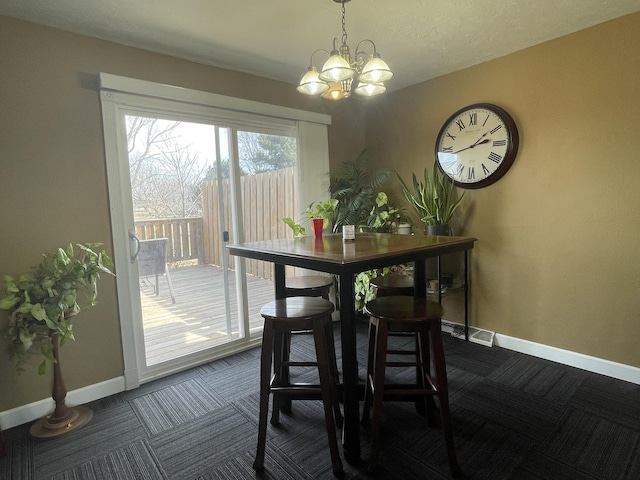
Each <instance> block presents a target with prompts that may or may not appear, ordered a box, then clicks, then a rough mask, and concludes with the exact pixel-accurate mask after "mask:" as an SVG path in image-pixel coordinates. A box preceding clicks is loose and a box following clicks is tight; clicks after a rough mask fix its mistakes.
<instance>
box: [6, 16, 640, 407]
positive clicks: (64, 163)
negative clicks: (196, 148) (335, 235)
mask: <svg viewBox="0 0 640 480" xmlns="http://www.w3.org/2000/svg"><path fill="white" fill-rule="evenodd" d="M639 41H640V15H638V14H636V15H632V16H628V17H625V18H622V19H619V20H616V21H613V22H610V23H607V24H604V25H601V26H598V27H595V28H592V29H590V30H587V31H584V32H580V33H577V34H574V35H571V36H568V37H564V38H561V39H559V40H556V41H553V42H549V43H547V44H544V45H540V46H538V47H534V48H531V49H528V50H525V51H522V52H519V53H516V54H514V55H510V56H508V57H504V58H502V59H499V60H495V61H492V62H488V63H485V64H483V65H480V66H477V67H473V68H470V69H467V70H464V71H461V72H457V73H454V74H451V75H448V76H445V77H442V78H439V79H436V80H433V81H430V82H427V83H425V84H422V85H419V86H416V87H413V88H410V89H405V90H403V91H400V92H396V93H394V94H392V95H387V96H384V97H380V98H379V99H376V102H375V103H374V102H371V101H369V102H368V104H367V107H366V109H365V108H363V105H364V103H363V102H361V101H357V99H353V100H349V101H348V102H342V103H340V104H336V105H332V104H327V103H321V102H318V101H317V100H316V99H308V98H305V97H302V96H300V95H299V94H298V93H296V92H295V89H294V88H293V86H291V85H286V84H283V83H280V82H274V81H269V80H264V79H258V78H256V77H253V76H250V75H244V74H239V73H234V72H229V71H225V70H221V69H217V68H212V67H207V66H204V65H199V64H195V63H192V62H187V61H182V60H178V59H174V58H171V57H167V56H163V55H158V54H153V53H150V52H145V51H141V50H138V49H134V48H128V47H123V46H119V45H115V44H111V43H108V42H103V41H100V40H96V39H93V38H88V37H82V36H78V35H73V34H69V33H65V32H61V31H58V30H55V29H50V28H46V27H40V26H36V25H34V24H31V23H27V22H22V21H18V20H14V19H10V18H7V17H2V16H0V68H1V69H2V75H0V166H1V169H0V178H1V181H2V187H1V188H0V224H1V225H2V228H1V229H0V245H1V246H2V248H3V254H2V255H0V273H2V274H4V273H9V274H11V273H20V272H23V271H24V270H25V269H27V268H29V267H30V266H32V265H34V264H36V263H37V262H38V261H39V255H40V253H41V252H44V251H49V250H51V249H52V248H55V247H57V246H59V245H62V244H64V243H66V242H69V241H73V242H85V241H103V242H105V243H106V246H107V250H108V251H109V252H112V247H111V229H110V222H109V208H108V197H107V187H106V168H105V159H104V145H103V137H102V125H101V114H100V102H99V97H98V94H97V81H96V75H97V73H98V72H101V71H102V72H107V73H113V74H117V75H123V76H129V77H134V78H140V79H143V80H150V81H155V82H160V83H168V84H173V85H179V86H183V87H187V88H193V89H198V90H204V91H210V92H214V93H219V94H223V95H230V96H237V97H241V98H247V99H251V100H257V101H264V102H268V103H278V104H280V105H285V106H290V107H294V108H302V109H306V110H314V111H319V112H323V113H330V114H332V116H333V126H332V127H331V128H330V130H329V145H330V156H331V166H332V167H335V166H337V165H339V163H340V162H342V161H345V160H352V159H354V158H355V156H356V155H357V154H358V153H359V151H360V150H361V149H362V148H363V146H364V145H365V134H364V130H363V127H362V124H363V122H362V118H363V115H365V114H366V118H367V126H368V131H367V135H366V140H367V148H369V151H370V153H371V159H372V160H373V161H377V162H378V163H383V162H385V163H389V164H391V165H393V166H395V167H396V168H397V169H398V170H399V171H400V173H402V174H403V175H407V176H408V175H409V174H410V172H412V171H418V172H420V171H421V170H422V168H423V166H424V165H425V164H431V162H432V159H433V145H434V141H435V136H436V134H437V132H438V130H439V128H440V126H441V124H442V123H443V122H444V120H445V119H446V118H447V117H448V116H449V115H450V114H451V113H452V112H453V111H455V110H457V109H458V108H460V107H462V106H464V105H468V104H471V103H476V102H480V101H482V102H493V103H496V104H498V105H501V106H503V107H505V108H506V109H508V110H509V111H510V112H511V113H512V115H513V116H514V118H515V120H516V122H517V123H518V126H519V128H520V134H521V151H520V153H519V155H518V158H517V159H516V162H515V164H514V166H513V167H512V169H511V170H510V171H509V172H508V173H507V175H506V176H505V177H504V178H503V179H502V180H500V181H499V182H498V183H497V184H495V185H493V186H490V187H488V188H485V189H482V190H479V191H469V193H468V194H467V195H468V198H467V200H466V203H465V208H464V212H463V213H464V214H465V217H466V218H465V221H464V226H463V229H462V230H461V232H462V233H464V234H468V235H473V236H476V237H477V238H478V239H479V242H478V244H477V248H476V249H475V250H474V253H473V265H472V267H473V305H472V323H473V324H475V325H478V326H480V327H483V328H488V329H491V330H495V331H498V332H500V333H504V334H507V335H512V336H515V337H519V338H523V339H527V340H532V341H535V342H540V343H543V344H548V345H554V346H558V347H560V348H564V349H568V350H572V351H576V352H581V353H585V354H588V355H594V356H596V357H600V358H605V359H609V360H613V361H616V362H621V363H625V364H629V365H634V366H640V360H639V354H638V348H637V346H636V342H637V338H638V333H639V327H638V323H637V321H636V319H637V312H638V311H639V309H640V296H639V295H638V294H639V288H638V287H639V285H638V283H639V280H638V279H640V275H639V274H640V272H639V269H640V267H639V266H638V261H637V259H638V257H639V255H638V247H637V245H638V241H637V237H638V233H639V232H638V230H639V227H638V222H637V218H638V212H637V209H638V207H637V205H638V204H639V202H640V193H639V192H640V188H639V187H640V185H639V183H640V179H639V178H640V177H638V176H636V175H635V170H636V168H637V166H638V159H639V157H640V136H638V134H637V127H638V120H637V118H638V117H637V112H639V111H640V95H639V94H638V85H639V84H640V81H639V80H640V65H639V64H638V62H637V59H636V58H635V56H634V52H635V51H636V49H635V48H634V47H635V45H637V44H638V43H639ZM424 61H428V59H427V58H425V59H424ZM100 287H101V294H100V297H99V305H98V306H97V307H95V308H94V309H93V310H90V311H88V312H83V313H82V314H81V316H80V317H78V320H79V321H78V322H77V323H76V327H75V329H76V337H77V338H78V340H77V341H76V342H72V343H69V344H68V345H65V347H64V348H63V350H62V363H63V370H64V373H65V380H66V383H67V387H68V388H69V390H73V389H77V388H80V387H83V386H87V385H92V384H95V383H98V382H101V381H105V380H108V379H112V378H115V377H119V376H121V375H122V351H121V342H120V330H119V319H118V310H117V297H116V288H115V280H113V279H106V280H104V281H102V282H101V285H100ZM457 307H458V305H457V304H456V303H455V302H454V303H453V304H452V305H451V306H448V308H449V311H450V312H451V313H452V314H453V315H457V314H459V312H457V311H456V309H457ZM454 320H455V318H454ZM5 326H6V319H4V318H0V329H2V330H3V329H4V327H5ZM5 358H6V357H5ZM33 364H34V365H35V364H36V361H35V359H34V362H33ZM0 384H1V385H3V388H2V389H0V411H4V410H7V409H10V408H14V407H17V406H20V405H24V404H27V403H30V402H33V401H37V400H40V399H43V398H47V397H48V396H49V394H50V377H49V376H47V377H46V378H40V377H38V376H37V374H36V373H35V368H34V369H29V370H28V371H27V372H25V373H24V374H23V375H21V376H17V375H16V374H15V373H14V370H13V368H12V367H11V365H10V364H9V363H8V362H6V361H0Z"/></svg>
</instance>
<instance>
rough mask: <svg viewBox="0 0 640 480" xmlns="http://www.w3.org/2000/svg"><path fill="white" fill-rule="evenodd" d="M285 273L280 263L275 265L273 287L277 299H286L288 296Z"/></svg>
mask: <svg viewBox="0 0 640 480" xmlns="http://www.w3.org/2000/svg"><path fill="white" fill-rule="evenodd" d="M284 271H285V269H284V265H280V264H279V263H274V264H273V280H274V281H273V286H274V288H275V296H276V298H285V297H286V296H287V290H286V287H285V283H286V280H285V276H284Z"/></svg>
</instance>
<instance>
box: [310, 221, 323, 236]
mask: <svg viewBox="0 0 640 480" xmlns="http://www.w3.org/2000/svg"><path fill="white" fill-rule="evenodd" d="M323 226H324V219H323V218H312V219H311V228H312V229H313V236H314V237H315V238H322V227H323Z"/></svg>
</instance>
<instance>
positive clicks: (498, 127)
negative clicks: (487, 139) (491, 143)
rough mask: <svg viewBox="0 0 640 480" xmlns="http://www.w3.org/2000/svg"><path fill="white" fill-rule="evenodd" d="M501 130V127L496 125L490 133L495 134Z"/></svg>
mask: <svg viewBox="0 0 640 480" xmlns="http://www.w3.org/2000/svg"><path fill="white" fill-rule="evenodd" d="M501 128H502V125H498V126H497V127H494V128H493V130H491V133H496V132H497V131H498V130H500V129H501Z"/></svg>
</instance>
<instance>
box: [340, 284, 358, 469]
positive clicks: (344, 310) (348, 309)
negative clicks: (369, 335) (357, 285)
mask: <svg viewBox="0 0 640 480" xmlns="http://www.w3.org/2000/svg"><path fill="white" fill-rule="evenodd" d="M353 282H354V278H353V274H342V275H340V327H341V341H342V385H343V391H344V428H343V430H342V446H343V448H344V457H345V459H346V460H347V461H348V462H350V463H354V462H357V461H358V460H359V459H360V396H359V391H358V356H357V349H356V316H355V306H354V290H353Z"/></svg>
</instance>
